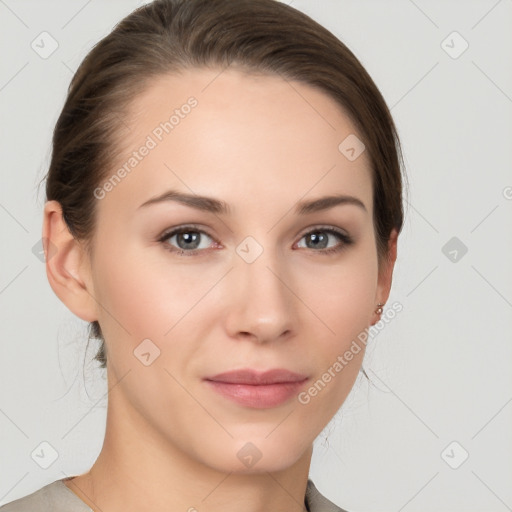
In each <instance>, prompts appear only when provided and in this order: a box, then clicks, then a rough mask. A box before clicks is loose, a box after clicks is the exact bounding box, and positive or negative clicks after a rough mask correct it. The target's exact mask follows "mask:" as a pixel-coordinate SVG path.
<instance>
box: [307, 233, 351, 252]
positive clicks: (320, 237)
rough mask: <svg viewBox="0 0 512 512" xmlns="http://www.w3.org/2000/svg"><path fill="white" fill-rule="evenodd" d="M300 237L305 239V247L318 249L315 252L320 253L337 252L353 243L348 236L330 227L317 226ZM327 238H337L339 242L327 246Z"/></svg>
mask: <svg viewBox="0 0 512 512" xmlns="http://www.w3.org/2000/svg"><path fill="white" fill-rule="evenodd" d="M302 238H305V239H306V240H307V242H306V248H307V249H319V250H318V251H317V252H320V253H321V254H331V253H335V252H339V251H342V250H343V249H344V248H345V247H346V246H348V245H351V244H352V243H354V241H353V240H352V238H351V237H350V236H348V235H347V234H345V233H343V232H342V231H339V230H337V229H335V228H332V227H317V228H315V229H314V230H312V231H308V232H307V233H306V234H304V235H303V236H302ZM302 238H301V240H302ZM329 238H331V239H332V238H337V239H338V240H341V242H339V243H338V244H336V245H334V246H332V245H331V246H329Z"/></svg>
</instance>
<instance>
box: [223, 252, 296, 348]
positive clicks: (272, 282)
mask: <svg viewBox="0 0 512 512" xmlns="http://www.w3.org/2000/svg"><path fill="white" fill-rule="evenodd" d="M235 257H236V258H237V261H236V262H235V268H234V269H233V270H232V271H231V272H230V273H229V283H228V286H229V291H228V292H227V293H228V295H229V298H228V302H229V305H228V307H227V315H226V316H225V327H226V330H227V332H228V334H229V336H230V337H232V338H238V339H251V340H254V341H257V342H259V343H268V342H272V341H277V340H283V339H286V338H289V337H290V336H292V335H293V333H294V332H295V331H296V330H297V326H298V316H297V310H296V308H297V302H299V301H298V299H297V298H296V297H295V296H294V294H293V283H292V282H290V281H292V278H291V277H290V273H289V272H287V271H286V269H285V267H284V265H283V264H282V262H281V263H280V262H279V261H278V259H277V258H276V257H275V255H274V254H273V253H272V252H271V251H270V250H264V251H263V253H262V254H261V255H260V256H259V257H258V258H257V259H256V261H253V262H252V263H247V262H246V261H244V260H243V259H241V258H239V257H238V256H237V255H235Z"/></svg>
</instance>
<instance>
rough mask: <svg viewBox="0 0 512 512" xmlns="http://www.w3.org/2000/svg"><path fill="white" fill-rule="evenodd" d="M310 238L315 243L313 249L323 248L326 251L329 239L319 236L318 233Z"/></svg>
mask: <svg viewBox="0 0 512 512" xmlns="http://www.w3.org/2000/svg"><path fill="white" fill-rule="evenodd" d="M309 238H310V240H311V241H312V242H313V247H319V246H321V247H322V249H324V248H325V247H326V242H327V237H326V236H325V235H323V234H321V235H320V236H318V234H317V233H312V234H311V235H310V236H309ZM315 241H316V242H315ZM322 242H323V244H322Z"/></svg>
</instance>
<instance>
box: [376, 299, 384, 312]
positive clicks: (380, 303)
mask: <svg viewBox="0 0 512 512" xmlns="http://www.w3.org/2000/svg"><path fill="white" fill-rule="evenodd" d="M382 306H384V303H382V302H379V303H378V304H377V309H376V310H375V313H377V315H382V312H383V311H384V310H383V309H382Z"/></svg>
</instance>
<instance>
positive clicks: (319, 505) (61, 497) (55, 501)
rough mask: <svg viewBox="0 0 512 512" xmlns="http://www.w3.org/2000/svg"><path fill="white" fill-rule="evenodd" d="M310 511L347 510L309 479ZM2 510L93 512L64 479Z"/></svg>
mask: <svg viewBox="0 0 512 512" xmlns="http://www.w3.org/2000/svg"><path fill="white" fill-rule="evenodd" d="M305 505H306V509H307V510H308V511H309V512H347V511H346V510H344V509H342V508H340V507H338V506H337V505H335V504H334V503H333V502H332V501H329V500H328V499H327V498H326V497H325V496H323V495H322V494H320V492H319V491H318V489H317V488H316V487H315V484H314V483H313V482H312V481H311V480H309V479H308V485H307V488H306V497H305ZM0 512H93V510H92V509H91V508H90V507H89V506H88V505H86V504H85V503H84V502H83V501H82V500H81V499H80V498H79V497H78V496H77V495H76V494H75V493H74V492H73V491H72V490H71V489H69V488H68V487H67V486H66V485H65V484H64V482H63V481H62V480H57V481H55V482H52V483H51V484H48V485H45V486H44V487H42V488H41V489H39V490H38V491H35V492H33V493H32V494H29V495H28V496H25V497H23V498H19V499H17V500H14V501H11V502H10V503H7V504H6V505H3V506H2V507H0Z"/></svg>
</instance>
